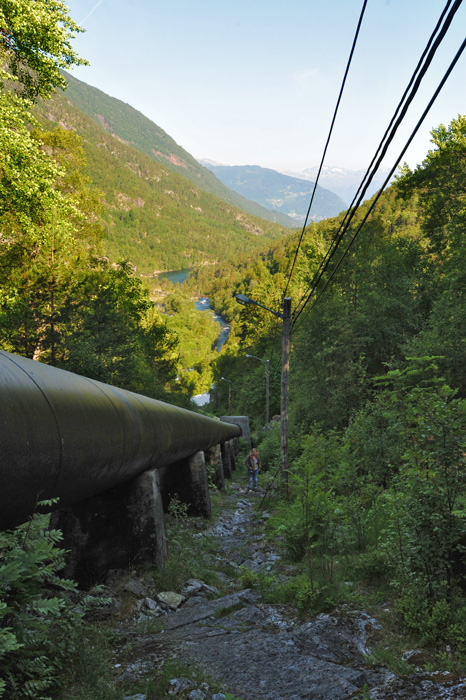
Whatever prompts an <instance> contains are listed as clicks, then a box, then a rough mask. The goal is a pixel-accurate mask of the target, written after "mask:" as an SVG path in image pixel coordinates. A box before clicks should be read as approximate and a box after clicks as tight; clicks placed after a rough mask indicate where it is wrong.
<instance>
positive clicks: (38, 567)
mask: <svg viewBox="0 0 466 700" xmlns="http://www.w3.org/2000/svg"><path fill="white" fill-rule="evenodd" d="M51 504H52V502H44V503H42V504H40V505H51ZM48 521H49V516H48V515H40V514H37V513H36V514H35V515H34V516H33V517H32V518H31V520H30V521H29V522H28V523H27V524H25V525H21V526H19V527H17V528H16V529H14V530H8V531H5V532H1V533H0V663H1V669H2V671H1V673H2V678H1V679H0V697H3V698H8V700H23V699H24V700H26V698H33V699H34V700H50V692H51V691H52V689H53V688H54V687H55V686H57V685H58V684H59V683H60V682H61V681H62V679H63V676H64V674H65V671H66V669H67V667H68V661H69V659H70V658H71V657H72V655H73V654H74V652H75V646H76V639H77V636H76V630H77V628H78V627H80V625H81V623H82V620H83V617H84V614H85V612H86V607H87V603H86V600H87V601H88V602H89V603H90V604H92V603H93V602H94V601H95V599H94V598H93V597H92V596H87V597H86V598H85V599H84V601H81V602H82V605H81V606H80V608H79V609H78V608H77V607H76V605H75V604H74V602H73V597H74V596H73V594H74V593H75V592H76V584H75V583H74V581H70V580H66V579H62V578H60V577H59V575H58V572H59V571H60V570H61V569H62V568H63V566H64V555H65V550H63V549H61V548H60V547H59V546H58V543H59V542H60V541H61V539H62V533H61V532H60V531H59V530H49V529H48ZM104 602H106V601H104Z"/></svg>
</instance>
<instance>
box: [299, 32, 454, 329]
mask: <svg viewBox="0 0 466 700" xmlns="http://www.w3.org/2000/svg"><path fill="white" fill-rule="evenodd" d="M465 48H466V39H464V41H463V43H462V44H461V46H460V48H459V49H458V51H457V53H456V55H455V57H454V59H453V61H452V62H451V63H450V66H449V67H448V69H447V71H446V73H445V74H444V76H443V78H442V80H441V81H440V83H439V85H438V87H437V89H436V90H435V92H434V94H433V96H432V98H431V99H430V101H429V103H428V105H427V107H426V108H425V110H424V112H423V113H422V116H421V118H420V119H419V121H418V122H417V124H416V126H415V128H414V130H413V131H412V133H411V136H410V137H409V139H408V141H407V142H406V144H405V146H404V147H403V149H402V151H401V153H400V155H399V156H398V158H397V160H396V162H395V164H394V165H393V167H392V168H391V170H390V172H389V174H388V175H387V177H386V179H385V181H384V183H383V185H382V187H381V189H380V190H379V192H378V193H377V196H376V197H375V198H374V201H373V202H372V203H371V206H370V207H369V209H368V211H367V213H366V215H365V216H364V219H363V220H362V222H361V223H360V225H359V227H358V228H357V230H356V232H355V233H354V235H353V237H352V238H351V240H350V242H349V244H348V246H347V247H346V249H345V251H344V253H343V255H342V256H341V258H340V259H339V261H338V263H337V264H336V266H335V268H334V269H333V270H332V273H331V275H330V276H329V278H328V280H327V281H326V283H325V285H324V286H323V288H322V289H321V290H320V292H319V294H318V296H317V297H316V299H315V300H314V302H313V303H312V305H311V306H310V308H309V309H308V312H307V314H306V316H305V317H304V318H303V319H301V323H303V321H304V320H305V319H306V318H307V316H308V314H309V313H310V311H311V310H312V309H313V308H314V306H315V304H316V303H317V301H318V300H319V299H320V297H321V296H322V294H323V293H324V292H325V290H326V288H327V287H328V285H329V283H330V281H331V280H332V278H333V277H334V275H335V274H336V272H337V270H338V268H339V267H340V265H341V263H342V262H343V259H344V258H345V257H346V255H347V254H348V252H349V250H350V248H351V246H352V245H353V243H354V241H355V240H356V238H357V236H358V234H359V232H360V231H361V229H362V227H363V226H364V224H365V223H366V221H367V219H368V217H369V215H370V214H371V212H372V210H373V209H374V207H375V205H376V203H377V201H378V199H379V197H380V196H381V194H382V192H383V189H384V187H386V185H387V184H388V182H389V181H390V178H391V177H392V175H393V173H394V172H395V170H396V168H397V167H398V164H399V162H400V161H401V159H402V158H403V156H404V154H405V153H406V151H407V149H408V148H409V146H410V145H411V143H412V141H413V139H414V137H415V136H416V134H417V132H418V131H419V128H420V126H421V124H422V122H423V121H424V119H425V118H426V116H427V114H428V113H429V111H430V109H431V107H432V105H433V104H434V102H435V100H436V99H437V97H438V95H439V93H440V91H441V90H442V88H443V86H444V85H445V83H446V81H447V80H448V78H449V76H450V73H451V72H452V70H453V68H454V67H455V65H456V64H457V62H458V60H459V59H460V57H461V55H462V53H463V51H464V49H465ZM308 301H309V297H308V299H307V301H306V304H307V303H308ZM306 304H305V305H304V306H303V308H302V309H301V311H300V313H299V314H298V316H296V318H295V320H294V323H293V328H294V330H297V328H299V325H301V324H299V325H298V326H297V327H296V328H295V324H296V321H297V320H298V317H299V315H300V314H301V313H302V312H303V310H304V308H305V306H306Z"/></svg>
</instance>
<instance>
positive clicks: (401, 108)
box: [293, 0, 462, 325]
mask: <svg viewBox="0 0 466 700" xmlns="http://www.w3.org/2000/svg"><path fill="white" fill-rule="evenodd" d="M461 2H462V0H456V1H455V2H454V5H453V7H452V8H451V10H450V12H449V14H448V17H447V19H446V20H445V23H444V25H443V26H442V27H441V29H440V31H439V35H438V36H437V38H436V39H435V40H434V37H435V34H436V33H437V31H438V29H439V26H440V24H441V21H442V19H443V17H444V16H445V13H446V12H447V10H448V7H449V5H450V4H451V0H449V2H448V3H447V5H446V7H445V9H444V11H443V13H442V15H441V17H440V20H439V22H438V23H437V26H436V28H435V30H434V32H433V34H432V36H431V37H430V39H429V42H428V44H427V46H426V49H425V50H424V52H423V54H422V57H421V59H420V61H419V63H418V65H417V67H416V69H415V71H414V73H413V76H412V77H411V79H410V82H409V84H408V87H407V88H406V90H405V92H404V94H403V97H402V99H401V100H400V102H399V104H398V106H397V108H396V111H395V114H394V116H393V117H392V119H391V121H390V125H389V127H388V128H387V130H386V132H385V134H384V136H383V139H382V141H381V142H380V144H379V146H378V148H377V152H376V155H375V156H374V158H373V159H372V162H371V165H370V166H369V168H368V170H367V172H366V174H365V176H364V178H363V182H362V183H361V185H360V187H359V189H358V193H357V194H356V195H355V197H354V199H353V202H352V203H351V205H350V207H349V209H348V210H347V212H346V214H345V217H344V219H343V221H342V223H341V224H340V228H339V230H338V232H337V234H336V236H335V238H334V240H333V242H332V243H331V245H330V246H329V249H328V251H327V253H326V255H325V257H324V260H323V261H322V262H321V264H320V266H319V269H318V271H317V272H316V274H315V275H314V278H313V281H312V283H311V285H310V286H309V288H308V290H307V292H306V293H305V295H304V296H303V297H302V298H301V300H300V302H299V303H298V305H297V306H296V307H295V314H294V321H293V325H294V324H295V323H296V321H297V319H298V318H299V316H300V315H301V313H302V312H303V310H304V308H305V306H306V305H307V303H308V302H309V299H310V297H311V296H312V294H313V293H314V291H315V289H316V287H317V285H318V284H319V282H320V280H321V279H322V277H323V275H324V273H325V272H326V270H327V268H328V266H329V264H330V261H331V260H332V258H333V256H334V255H335V253H336V251H337V249H338V247H339V246H340V244H341V242H342V239H343V237H344V235H345V233H346V232H347V230H348V228H349V225H350V223H351V221H352V219H353V218H354V216H355V213H356V211H357V209H358V207H359V206H360V204H361V202H362V199H363V197H364V194H365V192H366V190H367V188H368V186H369V185H370V183H371V181H372V179H373V177H374V175H375V173H376V171H377V169H378V168H379V166H380V163H381V162H382V160H383V158H384V157H385V155H386V152H387V149H388V146H389V145H390V143H391V141H392V140H393V138H394V136H395V134H396V131H397V130H398V127H399V126H400V124H401V122H402V120H403V119H404V117H405V115H406V112H407V110H408V108H409V106H410V104H411V102H412V101H413V99H414V97H415V95H416V93H417V91H418V89H419V86H420V83H421V81H422V79H423V77H424V75H425V73H426V72H427V70H428V68H429V66H430V64H431V62H432V60H433V58H434V55H435V53H436V51H437V49H438V46H439V44H440V43H441V41H442V40H443V39H444V37H445V34H446V32H447V30H448V28H449V26H450V24H451V22H452V20H453V17H454V14H455V13H456V11H457V10H458V8H459V6H460V5H461ZM429 47H430V49H429ZM424 59H425V60H424ZM410 88H411V91H410V92H409V94H408V91H409V90H410ZM403 103H404V104H403ZM429 109H430V107H429ZM397 115H398V116H397ZM423 118H424V117H423ZM398 162H399V161H397V163H396V165H398ZM374 163H375V164H374ZM396 165H395V166H394V168H393V169H392V171H391V173H390V175H389V178H388V179H386V180H385V182H384V184H383V185H382V188H381V190H383V189H384V188H385V187H386V185H387V184H388V182H389V181H390V178H391V177H392V175H393V172H394V170H395V168H396ZM379 195H380V193H379ZM371 210H372V207H371ZM305 297H306V298H305ZM304 298H305V301H304V303H303V300H304ZM300 304H302V307H301V309H299V308H298V307H299V305H300Z"/></svg>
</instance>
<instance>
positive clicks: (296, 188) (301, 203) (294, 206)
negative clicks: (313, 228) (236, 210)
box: [201, 160, 346, 225]
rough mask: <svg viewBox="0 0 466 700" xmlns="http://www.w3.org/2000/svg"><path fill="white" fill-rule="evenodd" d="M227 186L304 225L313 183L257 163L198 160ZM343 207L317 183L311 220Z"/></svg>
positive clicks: (337, 198) (341, 202)
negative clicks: (234, 163) (220, 162)
mask: <svg viewBox="0 0 466 700" xmlns="http://www.w3.org/2000/svg"><path fill="white" fill-rule="evenodd" d="M201 163H202V164H203V165H205V166H206V167H207V168H209V170H211V171H212V172H213V173H214V174H215V175H216V176H217V177H218V179H219V180H220V181H221V182H223V184H224V185H226V186H227V187H228V188H230V189H232V190H234V191H235V192H237V193H238V194H241V195H242V196H244V197H246V198H247V199H251V200H253V201H255V202H257V203H258V204H260V205H261V206H264V207H267V208H269V209H271V210H272V211H279V212H281V213H282V214H286V215H287V216H290V217H291V218H292V219H293V220H294V221H295V222H296V223H297V224H298V225H302V224H304V222H305V220H306V215H307V212H308V209H309V203H310V201H311V194H312V191H313V186H314V183H312V182H310V181H309V180H305V179H298V178H294V177H291V176H289V175H285V174H283V173H280V172H279V171H277V170H273V169H271V168H263V167H261V166H259V165H214V164H213V163H212V161H207V160H206V161H201ZM344 209H346V204H345V202H344V201H343V200H342V199H341V198H340V197H338V196H337V195H336V194H335V193H334V192H331V191H330V190H328V189H326V188H324V187H321V186H320V185H318V186H317V188H316V191H315V195H314V199H313V203H312V209H311V212H310V217H309V219H310V221H321V220H322V219H326V218H329V217H332V216H337V215H338V214H339V213H340V212H341V211H343V210H344Z"/></svg>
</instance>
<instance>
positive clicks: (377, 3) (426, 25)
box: [65, 0, 466, 172]
mask: <svg viewBox="0 0 466 700" xmlns="http://www.w3.org/2000/svg"><path fill="white" fill-rule="evenodd" d="M65 1H66V0H65ZM66 4H67V6H68V7H69V10H70V15H71V17H72V18H73V19H74V20H75V21H77V22H78V23H80V24H82V26H83V27H84V28H85V29H86V32H85V33H84V34H80V35H78V36H77V37H76V40H75V42H74V46H75V48H76V50H77V51H78V52H79V53H80V55H82V56H83V57H85V58H87V59H88V60H89V61H90V63H91V66H90V67H81V68H78V69H75V70H74V71H73V74H74V75H75V76H76V77H77V78H79V79H80V80H83V81H84V82H86V83H88V84H90V85H93V86H95V87H97V88H99V89H101V90H103V91H104V92H106V93H108V94H109V95H112V96H114V97H117V98H118V99H120V100H123V101H124V102H127V103H128V104H130V105H132V106H133V107H135V108H136V109H139V110H140V111H141V112H143V114H145V115H146V116H147V117H149V118H150V119H152V120H153V121H154V122H155V123H156V124H158V125H159V126H161V127H162V128H163V129H164V130H165V131H166V132H167V133H168V134H169V135H170V136H172V137H173V138H174V139H175V140H176V141H177V143H179V144H180V145H181V146H182V147H183V148H185V149H186V150H187V151H189V153H191V154H192V155H193V156H194V157H196V158H208V159H210V160H213V161H217V162H220V163H223V164H226V165H245V164H254V165H261V166H263V167H268V168H274V169H276V170H290V171H295V172H299V171H301V170H304V169H305V168H310V167H313V166H315V165H318V164H319V162H320V159H321V157H322V152H323V148H324V145H325V141H326V138H327V134H328V130H329V126H330V121H331V118H332V115H333V110H334V108H335V104H336V100H337V97H338V92H339V89H340V85H341V81H342V78H343V74H344V70H345V67H346V62H347V59H348V56H349V52H350V49H351V45H352V41H353V36H354V32H355V29H356V26H357V22H358V19H359V15H360V12H361V8H362V0H280V1H277V0H67V1H66ZM444 5H445V0H369V1H368V4H367V9H366V12H365V16H364V19H363V23H362V27H361V33H360V38H359V40H358V44H357V46H356V51H355V55H354V58H353V63H352V68H351V70H350V74H349V76H348V82H347V86H346V90H345V93H344V96H343V100H342V103H341V107H340V111H339V116H338V119H337V122H336V125H335V129H334V136H333V138H332V141H331V145H330V149H329V151H328V155H327V158H326V161H325V163H326V165H332V166H340V167H343V168H352V169H356V168H357V169H359V168H365V167H367V166H368V165H369V163H370V160H371V158H372V156H373V154H374V152H375V150H376V147H377V145H378V143H379V141H380V139H381V137H382V135H383V133H384V131H385V128H386V126H387V125H388V122H389V120H390V117H391V115H392V114H393V112H394V110H395V107H396V105H397V103H398V101H399V99H400V97H401V95H402V93H403V90H404V88H405V86H406V84H407V82H408V80H409V78H410V76H411V74H412V72H413V70H414V68H415V66H416V64H417V61H418V59H419V57H420V55H421V53H422V50H423V48H424V46H425V44H426V42H427V40H428V38H429V36H430V34H431V32H432V30H433V28H434V26H435V24H436V22H437V19H438V17H439V16H440V13H441V11H442V9H443V7H444ZM465 28H466V3H464V6H463V7H461V8H460V10H459V11H458V12H457V15H456V17H455V20H454V22H453V25H452V27H451V29H450V31H449V33H448V35H447V39H446V40H445V42H444V45H443V44H442V46H441V47H440V50H439V51H438V54H437V56H436V58H435V64H434V65H433V66H432V69H431V70H430V71H429V73H428V74H427V77H426V80H425V86H424V87H422V89H421V90H420V92H419V98H418V99H417V100H416V103H415V105H413V108H412V109H411V110H410V112H409V113H408V119H407V120H406V125H405V126H403V129H402V130H401V132H400V135H399V137H397V140H396V142H395V144H394V146H393V147H392V149H391V150H390V151H389V154H388V157H387V160H386V165H387V166H389V165H391V164H392V163H393V162H394V160H395V158H396V156H397V155H398V153H399V152H400V151H401V147H402V146H403V144H404V142H405V141H406V139H407V137H408V135H409V134H410V133H411V130H412V128H413V126H414V124H415V123H416V122H417V120H418V118H419V116H420V114H421V113H422V111H423V110H424V107H425V106H426V104H427V101H428V99H429V97H430V95H431V94H432V92H433V91H434V89H435V87H436V86H437V84H438V82H439V80H440V78H441V76H442V75H443V73H444V72H445V70H446V68H447V66H448V65H449V63H450V61H451V59H452V58H453V56H454V55H455V53H456V51H457V50H458V48H459V46H460V44H461V42H462V41H463V39H464V35H465ZM458 114H466V52H465V53H464V54H463V56H462V57H461V59H460V61H459V63H458V64H457V66H456V68H455V71H454V73H453V74H452V76H451V77H450V79H449V81H448V83H447V85H446V86H445V88H444V89H443V91H442V93H441V94H440V96H439V98H438V101H437V102H436V104H435V105H434V107H433V109H432V111H431V112H430V114H429V115H428V117H427V119H426V122H425V124H424V126H423V127H422V129H421V132H420V133H419V135H418V137H417V138H416V140H415V142H414V143H413V145H412V147H411V148H410V150H409V151H408V153H407V155H406V156H405V160H407V161H408V163H409V165H410V166H411V167H414V166H415V165H416V164H417V163H419V162H421V161H422V159H423V158H424V156H425V154H426V152H427V150H428V148H429V132H430V130H431V129H432V127H434V126H437V125H438V124H439V123H445V124H448V123H449V122H450V121H451V119H452V118H454V117H456V116H457V115H458Z"/></svg>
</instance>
